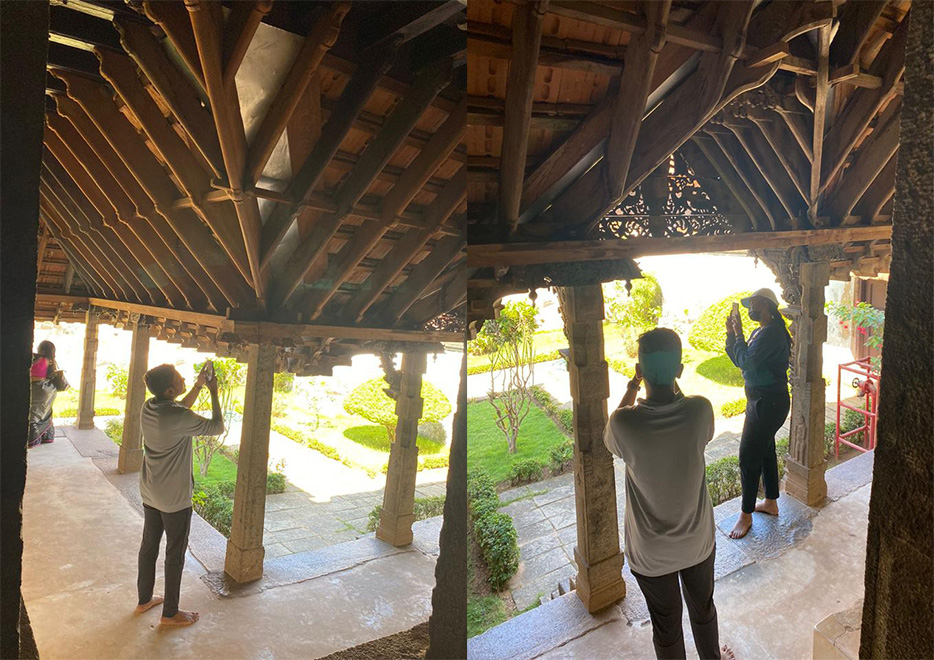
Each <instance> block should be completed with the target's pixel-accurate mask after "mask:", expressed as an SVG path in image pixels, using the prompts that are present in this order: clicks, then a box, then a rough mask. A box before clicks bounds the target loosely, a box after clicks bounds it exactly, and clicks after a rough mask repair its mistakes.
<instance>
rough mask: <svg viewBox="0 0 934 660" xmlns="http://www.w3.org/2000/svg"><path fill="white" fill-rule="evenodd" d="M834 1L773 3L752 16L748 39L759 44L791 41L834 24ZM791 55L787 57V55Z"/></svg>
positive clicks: (764, 46) (757, 45)
mask: <svg viewBox="0 0 934 660" xmlns="http://www.w3.org/2000/svg"><path fill="white" fill-rule="evenodd" d="M834 4H835V3H833V2H798V3H794V4H791V5H788V4H785V3H774V2H773V3H769V4H768V5H766V6H765V7H763V8H761V9H759V10H758V11H756V12H755V13H754V14H753V16H752V18H750V20H749V30H748V32H747V35H746V36H747V41H748V43H749V44H750V45H752V46H755V47H756V48H767V47H769V46H771V45H772V44H774V43H776V42H779V41H783V42H789V41H791V40H792V39H794V38H795V37H798V36H800V35H802V34H804V33H806V32H810V31H811V30H817V29H819V28H822V27H827V26H830V25H831V22H832V21H833V19H834V16H835V15H836V8H835V7H834ZM786 59H787V58H786Z"/></svg>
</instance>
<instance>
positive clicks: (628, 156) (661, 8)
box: [605, 0, 671, 205]
mask: <svg viewBox="0 0 934 660" xmlns="http://www.w3.org/2000/svg"><path fill="white" fill-rule="evenodd" d="M645 11H646V30H645V32H643V33H642V34H640V35H638V36H636V38H635V39H634V40H633V41H631V42H630V46H629V51H628V53H627V56H626V68H625V70H624V71H623V78H622V80H621V81H620V89H619V93H618V95H617V98H616V109H615V110H614V112H613V119H612V120H611V122H610V135H609V138H608V139H607V145H606V161H605V162H606V168H605V172H606V186H607V194H608V195H609V202H610V203H611V204H613V205H615V204H618V203H619V202H620V200H621V199H622V197H623V195H624V191H625V190H626V179H627V177H628V176H629V165H630V163H631V162H632V154H633V152H634V151H635V148H636V140H637V139H638V137H639V130H640V129H641V128H642V117H643V115H644V114H645V104H646V100H647V99H648V97H649V91H650V90H651V87H652V77H653V74H654V73H655V63H656V62H657V61H658V55H659V53H661V50H662V48H663V47H664V45H665V37H666V29H667V27H668V14H669V12H670V11H671V0H662V1H661V2H650V3H647V4H646V5H645Z"/></svg>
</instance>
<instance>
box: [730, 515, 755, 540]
mask: <svg viewBox="0 0 934 660" xmlns="http://www.w3.org/2000/svg"><path fill="white" fill-rule="evenodd" d="M750 527H752V514H751V513H740V514H739V520H737V521H736V525H735V526H734V527H733V530H732V531H731V532H730V538H731V539H741V538H743V537H744V536H746V534H747V533H748V532H749V528H750Z"/></svg>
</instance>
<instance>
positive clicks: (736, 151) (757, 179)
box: [698, 131, 783, 230]
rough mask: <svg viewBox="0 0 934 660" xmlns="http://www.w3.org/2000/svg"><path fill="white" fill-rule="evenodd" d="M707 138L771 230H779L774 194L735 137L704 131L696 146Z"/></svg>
mask: <svg viewBox="0 0 934 660" xmlns="http://www.w3.org/2000/svg"><path fill="white" fill-rule="evenodd" d="M708 138H709V139H710V140H712V141H713V142H714V143H715V144H716V145H717V147H718V148H719V150H720V152H721V153H722V154H723V157H724V158H726V160H727V161H728V162H729V163H730V165H731V166H732V167H733V170H735V171H736V173H737V174H738V175H739V177H740V178H741V179H742V180H743V184H744V185H745V186H746V189H747V190H749V192H750V194H752V196H753V197H755V199H756V201H757V202H758V203H759V206H760V207H761V208H762V211H763V212H764V213H765V216H766V217H767V218H768V220H769V226H770V227H771V228H772V230H777V229H781V228H782V224H783V223H782V221H781V215H780V214H779V213H778V205H779V201H778V199H776V197H775V192H774V191H773V190H772V188H771V187H770V186H769V184H768V181H766V180H765V179H764V178H763V176H762V173H761V172H760V171H759V169H758V168H757V167H756V165H755V163H753V162H752V161H751V160H750V158H749V154H748V153H747V152H746V150H745V149H743V147H742V145H741V144H739V141H738V139H737V137H736V136H735V135H734V134H733V133H732V132H730V133H724V134H720V133H710V132H706V131H705V135H704V136H698V144H705V142H704V141H703V140H705V139H708Z"/></svg>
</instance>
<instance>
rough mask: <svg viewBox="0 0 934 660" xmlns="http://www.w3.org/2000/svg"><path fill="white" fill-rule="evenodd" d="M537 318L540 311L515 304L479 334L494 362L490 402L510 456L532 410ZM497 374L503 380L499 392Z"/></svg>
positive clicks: (491, 375) (492, 365)
mask: <svg viewBox="0 0 934 660" xmlns="http://www.w3.org/2000/svg"><path fill="white" fill-rule="evenodd" d="M536 316H538V310H537V309H536V308H535V307H533V306H532V305H530V304H529V303H527V302H525V301H524V300H521V301H516V302H511V303H508V304H507V305H506V306H505V307H504V308H503V309H502V310H501V311H500V313H499V317H498V318H496V319H494V320H492V321H487V322H486V323H484V324H483V328H482V329H481V330H480V332H479V333H477V339H476V342H478V343H479V344H480V345H481V346H483V347H484V352H485V353H486V355H487V356H488V357H489V359H490V389H489V391H488V392H487V400H489V402H490V405H492V406H493V409H494V410H495V411H496V420H495V421H496V426H497V428H499V430H500V431H502V432H503V435H504V436H506V445H507V447H508V449H509V453H510V454H515V453H516V450H517V447H516V441H517V439H518V437H519V429H520V427H521V426H522V422H523V421H524V420H525V418H526V416H527V415H528V414H529V410H530V409H531V407H532V390H531V385H532V382H533V376H534V369H535V345H534V341H533V340H534V336H535V328H537V327H538V319H537V318H536ZM497 374H499V378H500V379H501V387H500V388H499V392H497V391H496V390H497V387H496V386H497V382H496V381H497Z"/></svg>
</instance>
